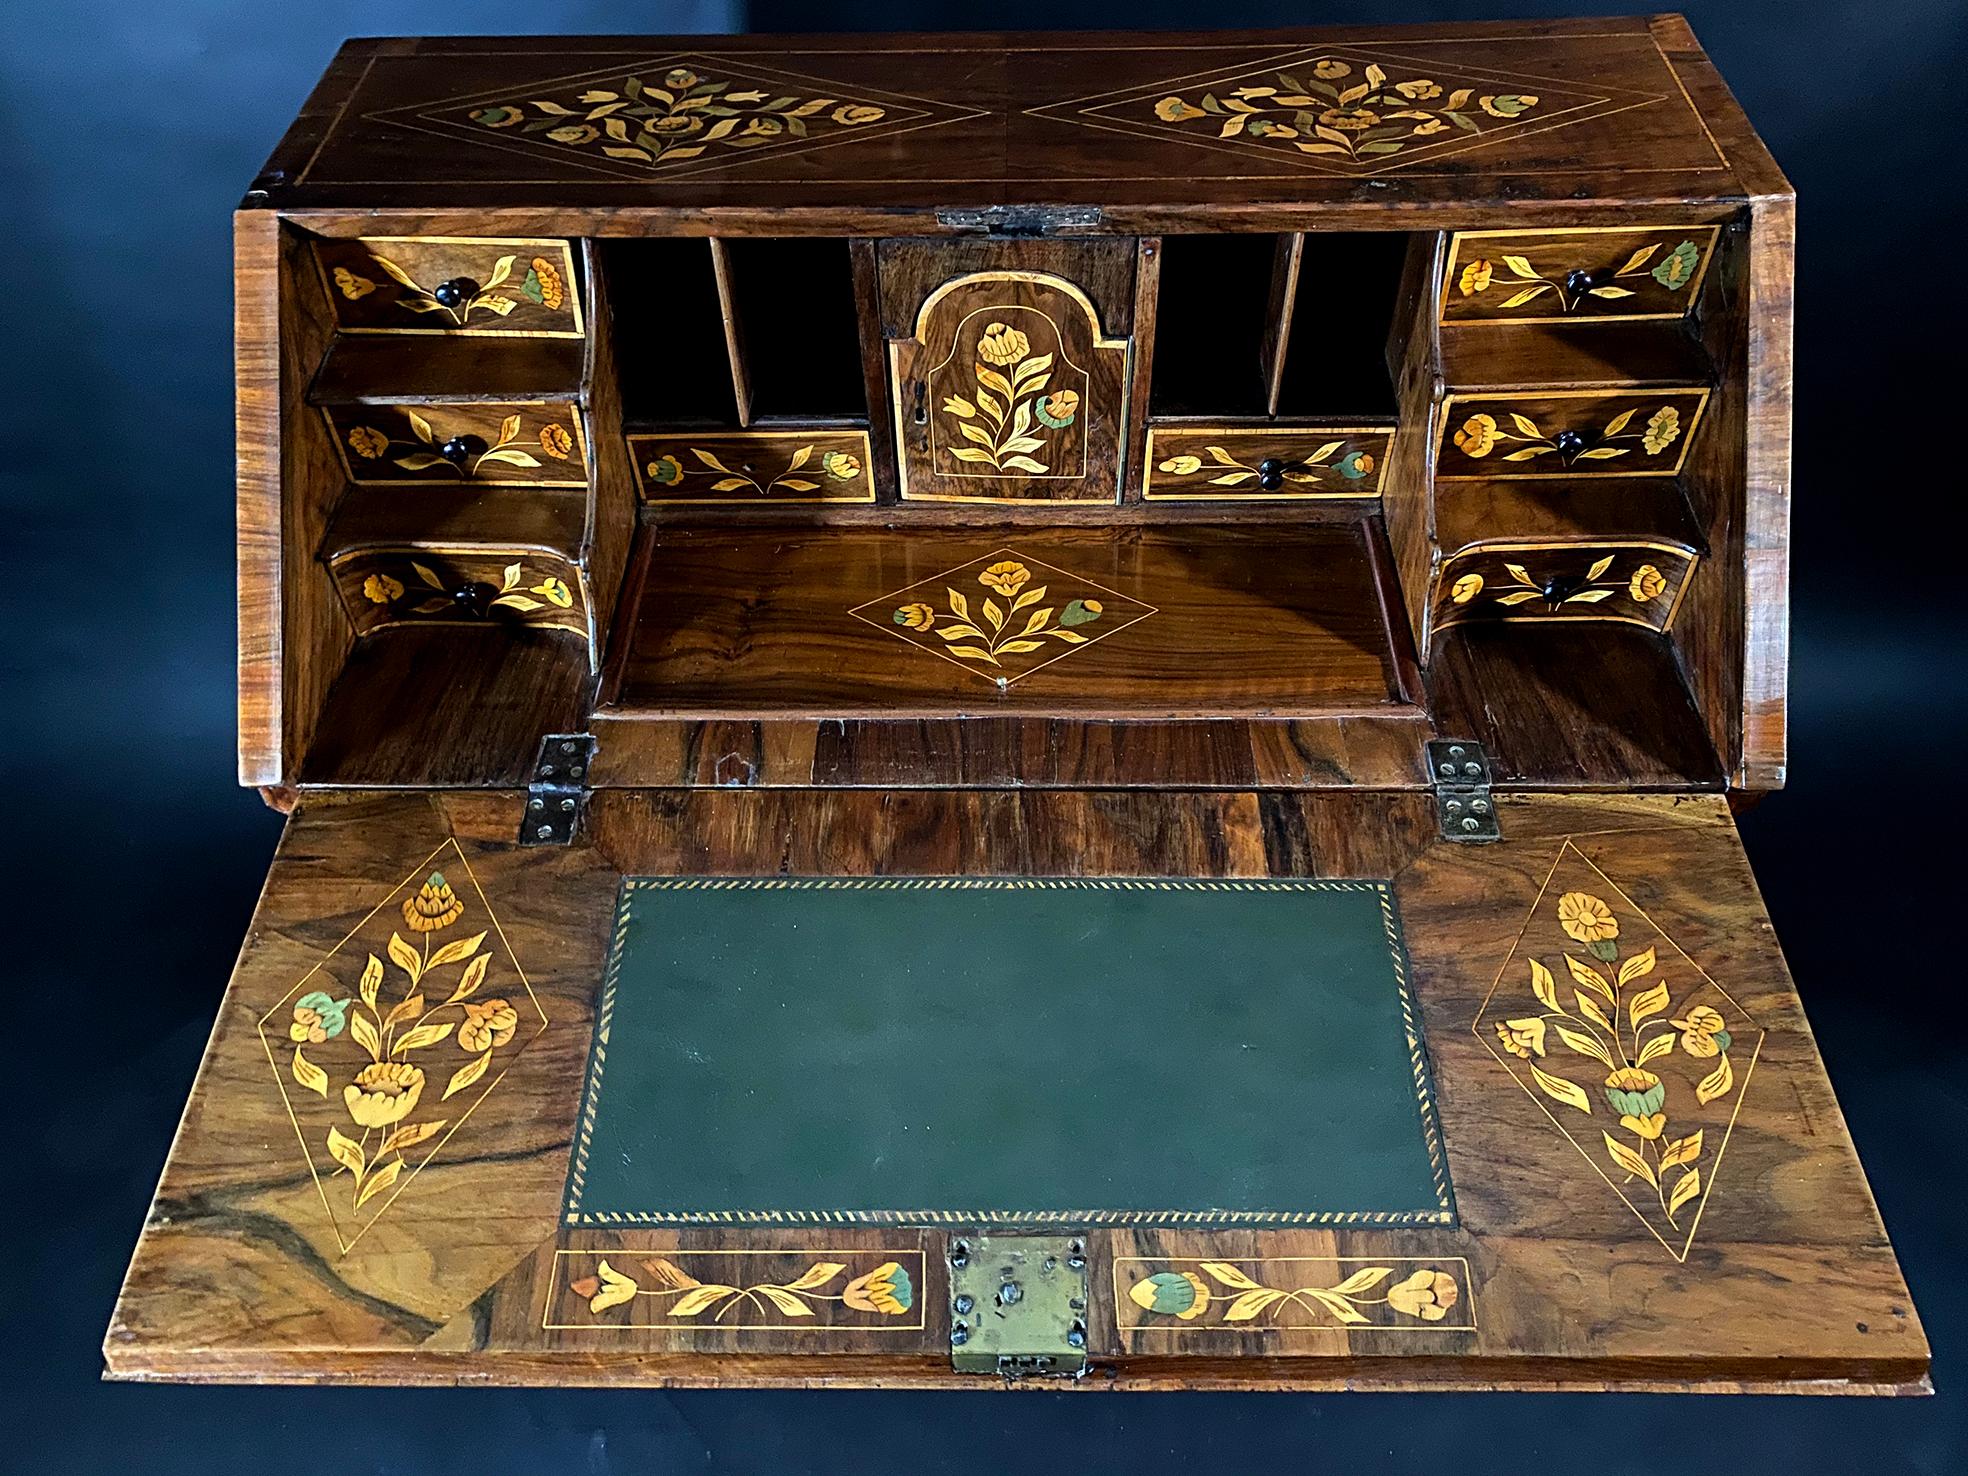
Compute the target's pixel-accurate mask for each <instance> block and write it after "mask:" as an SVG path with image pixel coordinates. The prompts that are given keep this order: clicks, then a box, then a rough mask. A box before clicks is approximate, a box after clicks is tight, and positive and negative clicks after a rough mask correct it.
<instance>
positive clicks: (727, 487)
mask: <svg viewBox="0 0 1968 1476" xmlns="http://www.w3.org/2000/svg"><path fill="white" fill-rule="evenodd" d="M629 460H630V461H631V462H633V463H634V465H635V472H636V486H637V487H638V488H640V489H641V492H642V499H643V501H645V502H700V503H754V504H756V503H774V504H778V503H788V502H873V501H874V500H875V482H874V474H873V472H871V471H870V470H869V467H868V433H867V432H866V431H858V430H810V431H804V430H803V431H737V432H732V431H726V432H717V433H710V434H701V435H700V434H696V433H692V432H688V431H684V432H677V433H675V434H667V435H646V436H643V435H639V436H630V437H629Z"/></svg>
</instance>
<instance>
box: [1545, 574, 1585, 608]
mask: <svg viewBox="0 0 1968 1476" xmlns="http://www.w3.org/2000/svg"><path fill="white" fill-rule="evenodd" d="M1584 587H1585V581H1584V580H1582V579H1579V578H1577V577H1575V576H1570V575H1553V576H1552V577H1551V578H1549V579H1547V580H1545V581H1544V588H1543V589H1542V590H1541V591H1540V593H1541V594H1543V596H1544V602H1545V603H1546V604H1547V605H1562V604H1564V603H1565V601H1566V600H1568V599H1570V598H1571V597H1572V596H1573V595H1575V594H1577V593H1578V592H1579V591H1580V590H1581V589H1583V588H1584Z"/></svg>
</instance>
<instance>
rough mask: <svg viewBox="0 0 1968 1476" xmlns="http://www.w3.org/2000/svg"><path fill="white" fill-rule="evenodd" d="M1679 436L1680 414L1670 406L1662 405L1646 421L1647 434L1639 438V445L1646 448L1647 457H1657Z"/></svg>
mask: <svg viewBox="0 0 1968 1476" xmlns="http://www.w3.org/2000/svg"><path fill="white" fill-rule="evenodd" d="M1680 435H1681V412H1680V411H1679V410H1677V409H1675V408H1674V407H1673V406H1672V405H1663V406H1661V407H1660V409H1658V410H1656V411H1655V412H1654V413H1653V415H1652V417H1651V418H1649V420H1648V421H1647V433H1646V434H1645V435H1644V436H1642V437H1641V438H1640V444H1641V445H1643V446H1645V447H1646V448H1647V454H1648V455H1649V456H1658V455H1660V454H1661V452H1663V451H1665V450H1666V449H1667V448H1668V447H1669V446H1671V445H1673V444H1674V443H1675V441H1676V440H1678V439H1679V438H1680Z"/></svg>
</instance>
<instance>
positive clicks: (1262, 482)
mask: <svg viewBox="0 0 1968 1476" xmlns="http://www.w3.org/2000/svg"><path fill="white" fill-rule="evenodd" d="M1299 465H1300V463H1298V462H1296V461H1280V460H1279V459H1278V458H1277V457H1275V456H1267V457H1265V458H1264V460H1262V461H1260V462H1259V463H1258V464H1257V485H1258V486H1260V487H1262V488H1263V489H1264V490H1265V491H1266V492H1276V491H1277V490H1278V489H1279V488H1280V487H1282V486H1284V485H1285V473H1286V472H1288V471H1296V470H1298V468H1299Z"/></svg>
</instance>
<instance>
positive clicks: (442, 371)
mask: <svg viewBox="0 0 1968 1476" xmlns="http://www.w3.org/2000/svg"><path fill="white" fill-rule="evenodd" d="M586 354H587V345H586V344H585V343H583V342H582V341H581V340H580V339H578V338H493V337H490V336H487V335H473V336H472V337H470V338H464V337H458V338H445V337H443V336H440V335H430V336H419V337H411V336H407V335H404V336H396V335H389V334H376V335H361V336H358V335H351V334H343V335H342V336H340V337H339V338H337V339H336V340H335V342H334V345H333V346H332V347H331V348H330V349H329V351H328V356H327V358H326V359H325V360H324V361H323V362H322V365H321V368H320V370H319V372H317V373H316V374H315V376H314V383H313V384H312V385H311V386H310V387H309V389H308V399H309V401H310V402H311V403H313V404H316V405H402V404H423V403H427V402H431V401H451V402H458V403H465V402H474V401H494V402H496V401H501V400H544V401H550V402H552V401H560V402H568V401H577V400H579V399H580V397H581V373H582V367H583V364H584V361H585V357H586Z"/></svg>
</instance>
